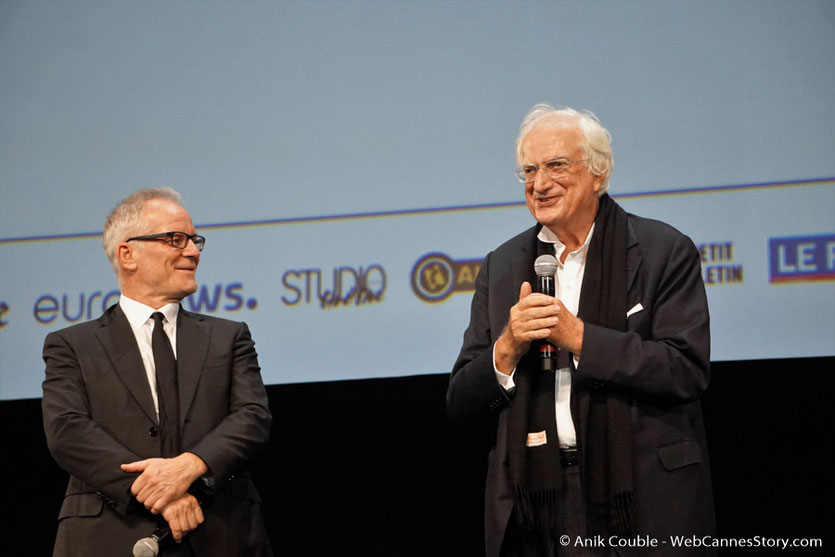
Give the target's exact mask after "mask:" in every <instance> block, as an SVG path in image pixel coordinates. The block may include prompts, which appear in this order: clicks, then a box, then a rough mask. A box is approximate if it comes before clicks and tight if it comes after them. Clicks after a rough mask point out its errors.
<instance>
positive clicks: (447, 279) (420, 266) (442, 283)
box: [412, 252, 481, 304]
mask: <svg viewBox="0 0 835 557" xmlns="http://www.w3.org/2000/svg"><path fill="white" fill-rule="evenodd" d="M480 268H481V259H459V260H455V259H451V258H450V257H449V256H448V255H446V254H444V253H437V252H436V253H428V254H426V255H424V256H423V257H421V258H420V259H419V260H418V261H417V263H415V266H414V267H412V291H413V292H414V293H415V295H416V296H417V297H418V298H420V299H421V300H423V301H424V302H429V303H431V304H434V303H438V302H443V301H444V300H446V299H447V298H448V297H450V296H451V295H452V294H454V293H456V292H472V291H473V290H475V278H476V276H478V271H479V269H480Z"/></svg>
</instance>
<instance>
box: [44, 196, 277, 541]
mask: <svg viewBox="0 0 835 557" xmlns="http://www.w3.org/2000/svg"><path fill="white" fill-rule="evenodd" d="M205 242H206V240H205V238H204V237H203V236H201V235H199V234H197V233H196V231H195V228H194V224H193V223H192V221H191V217H190V215H189V214H188V212H187V211H186V210H185V209H184V208H183V207H182V205H181V204H180V196H179V194H178V193H177V192H175V191H174V190H172V189H170V188H157V189H145V190H139V191H137V192H135V193H134V194H132V195H130V196H129V197H128V198H126V199H125V200H123V201H122V202H121V203H120V204H119V205H117V206H116V208H115V209H113V211H112V212H111V213H110V215H109V216H108V218H107V222H106V224H105V229H104V248H105V251H106V253H107V256H108V258H109V259H110V262H111V264H112V265H113V268H114V270H115V271H116V276H117V278H118V281H119V287H120V289H121V298H120V300H119V303H118V304H116V305H114V306H112V307H111V308H110V309H108V310H107V311H106V312H105V313H104V315H102V316H101V317H100V318H99V319H97V320H94V321H89V322H87V323H82V324H79V325H75V326H72V327H68V328H66V329H63V330H60V331H56V332H53V333H50V334H49V335H47V337H46V340H45V342H44V350H43V357H44V361H45V362H46V378H45V380H44V383H43V417H44V430H45V432H46V438H47V443H48V445H49V449H50V451H51V452H52V455H53V457H54V458H55V460H56V461H57V462H58V464H59V465H60V466H61V468H63V469H64V470H66V471H67V472H69V474H70V480H69V485H68V487H67V491H66V495H65V498H64V502H63V505H62V507H61V511H60V514H59V522H58V534H57V538H56V542H55V550H54V555H55V556H76V555H129V554H130V553H131V551H132V550H133V548H134V544H136V543H137V542H138V541H139V540H141V539H143V538H149V537H150V535H151V534H152V533H154V532H155V531H156V530H157V529H159V531H156V534H157V537H161V538H162V539H161V540H155V539H149V540H146V541H144V542H142V543H146V544H149V547H150V549H154V548H153V547H152V546H154V545H155V544H157V542H158V541H159V545H161V548H160V547H157V548H156V549H161V553H160V554H161V555H181V556H194V555H200V556H201V557H202V556H210V557H211V556H217V557H222V556H229V555H247V556H269V555H272V553H271V550H270V544H269V541H268V539H267V534H266V531H265V528H264V523H263V520H262V518H261V510H260V498H259V496H258V492H257V491H256V489H255V486H254V485H253V484H252V481H251V480H250V478H249V474H248V472H247V464H248V462H249V461H250V460H251V459H252V458H253V457H254V456H255V454H256V453H257V452H258V450H259V449H260V448H261V447H262V446H263V445H264V444H265V443H267V441H268V439H269V433H270V425H271V420H272V416H271V414H270V410H269V403H268V400H267V395H266V391H265V389H264V384H263V382H262V380H261V374H260V368H259V366H258V357H257V354H256V352H255V345H254V343H253V341H252V339H251V337H250V334H249V330H248V328H247V326H246V324H244V323H238V322H234V321H229V320H226V319H219V318H215V317H209V316H205V315H199V314H196V313H191V312H188V311H186V310H184V309H183V308H182V307H181V306H180V301H181V300H182V299H183V298H184V297H186V296H188V295H189V294H191V293H193V292H195V291H196V290H197V281H196V279H195V272H196V271H197V266H198V264H199V262H200V255H201V251H202V250H203V246H204V245H205ZM163 532H166V534H165V535H164V536H163V535H162V534H163ZM173 542H177V543H173ZM141 554H143V555H145V554H149V553H141Z"/></svg>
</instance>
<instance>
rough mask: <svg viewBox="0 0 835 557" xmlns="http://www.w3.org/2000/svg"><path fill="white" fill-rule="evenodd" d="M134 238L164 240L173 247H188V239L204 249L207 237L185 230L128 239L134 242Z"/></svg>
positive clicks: (199, 248)
mask: <svg viewBox="0 0 835 557" xmlns="http://www.w3.org/2000/svg"><path fill="white" fill-rule="evenodd" d="M134 240H141V241H143V242H144V241H150V240H164V241H167V242H168V243H169V244H171V247H172V248H177V249H186V246H187V245H188V241H189V240H191V241H192V242H194V247H196V248H197V251H203V246H205V245H206V238H204V237H203V236H200V235H199V234H194V235H191V234H186V233H185V232H160V233H159V234H148V235H147V236H134V237H133V238H128V239H127V240H126V241H127V242H132V241H134Z"/></svg>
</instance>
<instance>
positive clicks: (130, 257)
mask: <svg viewBox="0 0 835 557" xmlns="http://www.w3.org/2000/svg"><path fill="white" fill-rule="evenodd" d="M116 259H117V260H118V261H119V267H120V268H121V269H122V270H123V271H128V272H133V271H136V267H137V263H136V252H135V251H134V249H133V246H131V245H130V244H129V243H127V242H122V243H121V244H119V245H118V246H116Z"/></svg>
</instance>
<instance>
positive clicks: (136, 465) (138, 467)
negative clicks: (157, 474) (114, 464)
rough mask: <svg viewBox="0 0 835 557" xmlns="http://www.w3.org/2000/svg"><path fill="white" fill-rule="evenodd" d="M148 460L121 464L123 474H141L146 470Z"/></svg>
mask: <svg viewBox="0 0 835 557" xmlns="http://www.w3.org/2000/svg"><path fill="white" fill-rule="evenodd" d="M147 466H148V460H137V461H136V462H129V463H127V464H122V467H121V468H122V470H123V471H125V472H142V471H143V470H145V468H147Z"/></svg>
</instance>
